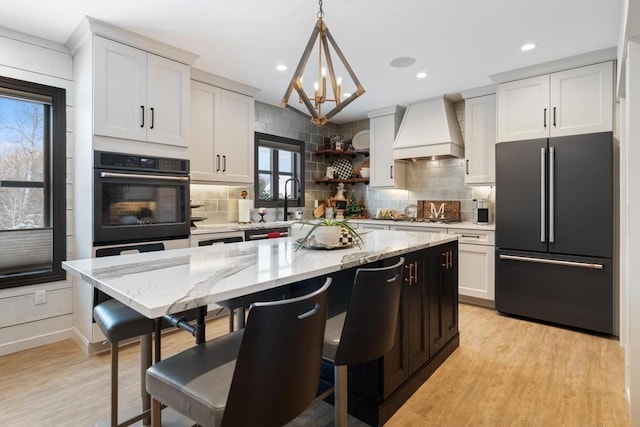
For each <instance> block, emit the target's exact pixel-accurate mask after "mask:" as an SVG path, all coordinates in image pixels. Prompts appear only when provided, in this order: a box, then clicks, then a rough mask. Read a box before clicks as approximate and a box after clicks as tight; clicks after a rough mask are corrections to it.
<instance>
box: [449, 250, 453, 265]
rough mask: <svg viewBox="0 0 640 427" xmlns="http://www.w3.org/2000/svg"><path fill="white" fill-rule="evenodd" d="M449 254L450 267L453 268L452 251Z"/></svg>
mask: <svg viewBox="0 0 640 427" xmlns="http://www.w3.org/2000/svg"><path fill="white" fill-rule="evenodd" d="M449 254H450V256H449V260H450V267H451V268H453V251H449Z"/></svg>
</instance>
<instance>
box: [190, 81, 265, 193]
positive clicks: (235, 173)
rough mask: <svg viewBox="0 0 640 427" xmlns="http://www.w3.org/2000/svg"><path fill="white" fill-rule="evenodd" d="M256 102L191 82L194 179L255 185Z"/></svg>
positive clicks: (192, 174) (226, 91)
mask: <svg viewBox="0 0 640 427" xmlns="http://www.w3.org/2000/svg"><path fill="white" fill-rule="evenodd" d="M253 117H254V99H253V98H252V97H250V96H246V95H241V94H238V93H235V92H231V91H228V90H225V89H220V88H218V87H215V86H212V85H208V84H205V83H201V82H197V81H192V82H191V145H190V147H189V159H190V161H191V163H190V164H191V180H192V181H201V182H225V183H242V184H251V183H253V175H254V174H253V164H254V157H255V156H254V141H253Z"/></svg>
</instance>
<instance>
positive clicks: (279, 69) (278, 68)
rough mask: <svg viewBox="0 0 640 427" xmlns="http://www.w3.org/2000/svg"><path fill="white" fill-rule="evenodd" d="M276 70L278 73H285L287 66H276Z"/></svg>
mask: <svg viewBox="0 0 640 427" xmlns="http://www.w3.org/2000/svg"><path fill="white" fill-rule="evenodd" d="M276 70H278V71H287V66H286V65H284V64H278V65H276Z"/></svg>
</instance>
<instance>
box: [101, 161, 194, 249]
mask: <svg viewBox="0 0 640 427" xmlns="http://www.w3.org/2000/svg"><path fill="white" fill-rule="evenodd" d="M93 182H94V206H93V244H94V246H96V247H97V246H104V245H114V244H120V243H142V242H150V241H161V240H172V239H185V238H188V237H189V226H190V223H189V161H188V160H184V159H171V158H163V157H148V156H139V155H132V154H122V153H110V152H104V151H95V153H94V176H93Z"/></svg>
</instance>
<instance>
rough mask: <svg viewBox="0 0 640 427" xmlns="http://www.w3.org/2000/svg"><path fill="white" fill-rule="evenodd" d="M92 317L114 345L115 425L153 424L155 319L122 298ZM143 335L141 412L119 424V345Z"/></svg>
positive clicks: (100, 253)
mask: <svg viewBox="0 0 640 427" xmlns="http://www.w3.org/2000/svg"><path fill="white" fill-rule="evenodd" d="M161 250H164V244H162V243H152V244H141V245H126V246H119V247H111V248H104V249H98V250H97V251H96V257H105V256H113V255H120V254H121V253H122V252H125V251H138V252H154V251H161ZM93 318H94V319H95V321H96V324H97V325H98V326H99V327H100V330H102V333H103V334H104V336H105V338H106V339H107V341H109V343H110V344H111V416H110V419H111V420H110V425H111V426H112V427H125V426H128V425H131V424H133V423H135V422H137V421H140V420H143V424H144V425H149V424H151V396H150V395H149V393H147V390H146V375H145V373H146V370H147V369H148V368H149V367H150V366H151V358H152V345H151V334H152V333H153V331H154V329H155V322H154V321H153V320H152V319H148V318H146V317H144V316H143V315H142V314H140V313H138V312H137V311H135V310H133V309H131V308H129V307H127V306H126V305H124V304H122V303H121V302H120V301H116V300H114V299H108V300H106V301H103V302H101V303H100V304H98V305H96V306H95V307H94V308H93ZM136 337H140V372H141V377H140V394H141V397H142V413H140V414H137V415H135V416H133V417H131V418H129V419H127V420H125V421H123V422H122V423H120V424H118V346H119V344H120V342H121V341H124V340H128V339H132V338H136Z"/></svg>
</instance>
